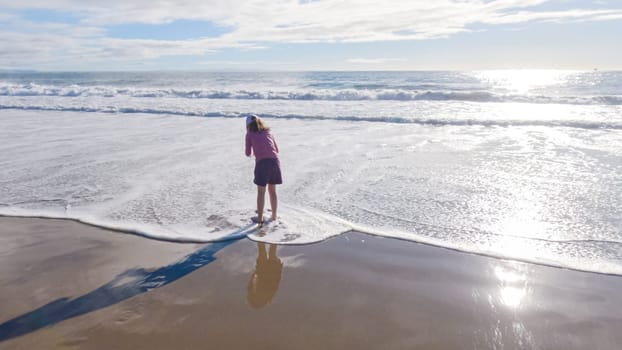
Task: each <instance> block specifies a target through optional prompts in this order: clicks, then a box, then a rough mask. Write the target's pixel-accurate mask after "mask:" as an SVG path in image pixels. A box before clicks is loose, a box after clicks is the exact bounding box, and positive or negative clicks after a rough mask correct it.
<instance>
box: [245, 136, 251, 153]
mask: <svg viewBox="0 0 622 350" xmlns="http://www.w3.org/2000/svg"><path fill="white" fill-rule="evenodd" d="M245 153H246V156H247V157H250V156H251V138H250V135H249V134H248V132H247V133H246V150H245Z"/></svg>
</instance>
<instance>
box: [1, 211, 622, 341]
mask: <svg viewBox="0 0 622 350" xmlns="http://www.w3.org/2000/svg"><path fill="white" fill-rule="evenodd" d="M620 290H622V278H620V277H618V276H610V275H600V274H593V273H585V272H578V271H571V270H565V269H559V268H552V267H546V266H539V265H533V264H527V263H521V262H515V261H508V260H499V259H493V258H488V257H484V256H478V255H472V254H464V253H459V252H455V251H451V250H447V249H441V248H436V247H431V246H426V245H422V244H417V243H412V242H407V241H400V240H395V239H388V238H379V237H374V236H369V235H364V234H360V233H355V232H351V233H347V234H344V235H341V236H339V237H337V238H334V239H330V240H328V241H325V242H322V243H319V244H314V245H308V246H274V245H267V244H263V243H256V242H253V241H250V240H248V239H241V240H237V241H230V242H224V243H216V244H207V245H198V244H178V243H169V242H160V241H155V240H149V239H145V238H142V237H137V236H132V235H128V234H121V233H117V232H112V231H107V230H103V229H99V228H95V227H90V226H86V225H82V224H79V223H75V222H71V221H63V220H46V219H25V218H10V217H2V218H0V298H1V300H2V301H3V302H2V303H0V349H203V348H217V349H249V348H253V349H354V348H356V349H415V348H419V349H617V348H619V347H618V344H620V343H622V334H621V333H620V332H619V330H620V329H622V313H620V311H621V310H622V301H620V299H619V291H620Z"/></svg>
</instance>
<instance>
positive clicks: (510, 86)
mask: <svg viewBox="0 0 622 350" xmlns="http://www.w3.org/2000/svg"><path fill="white" fill-rule="evenodd" d="M575 73H576V71H560V70H529V69H526V70H494V71H480V72H477V73H476V76H477V77H478V78H479V79H480V80H482V81H484V82H487V83H489V84H491V85H492V86H493V87H496V88H499V89H503V90H507V91H508V92H511V93H518V94H525V93H528V92H530V91H531V90H533V89H537V88H544V87H550V86H553V85H560V84H563V83H565V82H566V81H567V80H568V78H569V76H570V75H571V74H575Z"/></svg>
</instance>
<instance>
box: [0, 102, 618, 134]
mask: <svg viewBox="0 0 622 350" xmlns="http://www.w3.org/2000/svg"><path fill="white" fill-rule="evenodd" d="M3 109H15V110H32V111H59V112H89V113H108V114H138V113H144V114H156V115H175V116H187V117H208V118H240V117H243V116H245V115H247V114H258V115H260V116H261V117H262V118H269V119H301V120H335V121H350V122H373V123H393V124H420V125H433V126H491V127H492V126H500V127H511V126H544V127H570V128H577V129H590V130H591V129H613V130H622V122H588V121H579V120H503V119H501V120H492V119H461V120H459V119H440V118H438V119H435V118H416V117H411V118H408V117H365V116H334V117H331V116H320V115H297V114H282V115H280V114H266V113H254V112H249V113H224V112H200V111H180V110H167V109H156V108H132V107H114V106H109V107H69V106H32V105H30V106H28V105H3V104H0V110H3Z"/></svg>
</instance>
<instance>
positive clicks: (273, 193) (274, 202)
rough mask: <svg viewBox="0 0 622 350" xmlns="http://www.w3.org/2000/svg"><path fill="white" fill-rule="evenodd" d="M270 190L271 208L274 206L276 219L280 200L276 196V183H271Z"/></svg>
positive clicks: (273, 218)
mask: <svg viewBox="0 0 622 350" xmlns="http://www.w3.org/2000/svg"><path fill="white" fill-rule="evenodd" d="M268 192H269V193H270V208H272V220H276V209H277V207H278V201H277V197H276V185H272V184H269V185H268Z"/></svg>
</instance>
